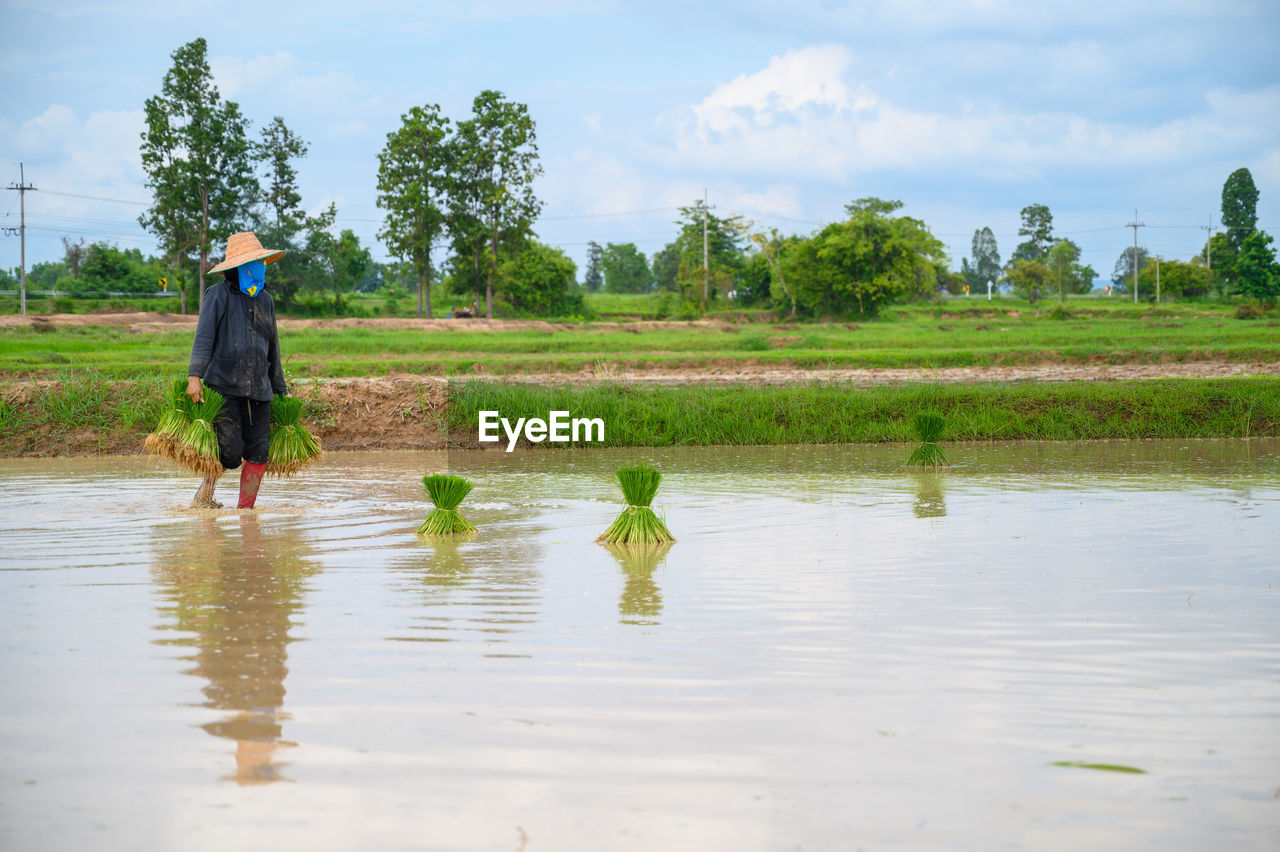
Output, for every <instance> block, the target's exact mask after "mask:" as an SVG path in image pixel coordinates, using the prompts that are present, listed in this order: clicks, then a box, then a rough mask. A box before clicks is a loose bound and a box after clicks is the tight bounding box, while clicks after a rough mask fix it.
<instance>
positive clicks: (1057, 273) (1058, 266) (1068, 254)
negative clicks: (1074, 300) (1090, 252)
mask: <svg viewBox="0 0 1280 852" xmlns="http://www.w3.org/2000/svg"><path fill="white" fill-rule="evenodd" d="M1079 261H1080V247H1079V246H1077V245H1076V244H1075V243H1073V242H1072V241H1071V240H1058V241H1057V242H1056V243H1054V244H1053V248H1051V249H1049V254H1048V256H1047V258H1046V260H1045V265H1046V266H1048V267H1049V270H1050V271H1051V272H1052V273H1053V283H1054V284H1056V285H1057V287H1058V301H1059V302H1065V301H1066V300H1067V293H1069V292H1071V289H1072V287H1071V282H1072V278H1073V276H1072V274H1071V272H1072V268H1073V267H1075V265H1076V264H1077V263H1078V262H1079ZM1064 285H1065V289H1064Z"/></svg>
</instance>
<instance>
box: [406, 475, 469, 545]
mask: <svg viewBox="0 0 1280 852" xmlns="http://www.w3.org/2000/svg"><path fill="white" fill-rule="evenodd" d="M422 484H423V486H424V487H425V488H426V489H427V496H428V497H430V498H431V502H432V503H434V504H435V508H434V509H432V510H431V514H429V515H427V517H426V520H424V521H423V522H422V525H421V526H420V527H418V535H426V536H440V535H456V534H458V533H467V532H474V531H475V529H476V528H475V525H474V524H472V523H470V522H469V521H467V519H466V518H464V517H462V515H460V514H458V506H460V505H461V504H462V501H463V500H464V499H466V496H467V495H468V494H470V493H471V489H472V488H473V487H474V486H473V485H472V484H471V481H470V480H469V479H466V478H464V477H461V476H454V475H453V474H450V473H431V474H428V475H426V476H424V477H422Z"/></svg>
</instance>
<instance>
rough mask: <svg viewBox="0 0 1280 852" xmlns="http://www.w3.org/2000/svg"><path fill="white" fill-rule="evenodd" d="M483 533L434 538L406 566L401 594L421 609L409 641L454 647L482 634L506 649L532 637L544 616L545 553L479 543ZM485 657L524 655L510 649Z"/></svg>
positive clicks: (522, 545)
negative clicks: (528, 635)
mask: <svg viewBox="0 0 1280 852" xmlns="http://www.w3.org/2000/svg"><path fill="white" fill-rule="evenodd" d="M478 535H479V534H478V533H472V534H470V535H466V536H452V537H449V538H439V539H428V540H426V541H424V543H423V545H422V546H421V548H420V549H416V551H417V552H416V553H415V554H414V555H413V557H412V558H411V559H410V560H406V561H404V562H402V563H401V565H400V566H399V570H400V571H401V572H402V582H401V583H400V584H399V586H400V588H401V589H404V590H407V591H411V592H412V593H413V596H414V599H415V609H416V610H417V611H416V613H415V614H414V616H413V618H412V619H411V622H410V624H409V625H408V628H409V630H410V631H411V632H410V633H408V634H404V633H401V634H398V635H395V636H392V637H391V638H392V639H395V640H399V641H407V642H453V641H455V640H459V639H462V638H464V637H465V636H466V635H472V636H474V635H475V634H479V638H480V639H481V640H482V641H483V642H484V643H485V645H486V646H492V645H505V644H507V643H509V642H511V641H512V640H513V639H514V638H515V637H516V636H518V635H520V634H525V633H528V632H529V631H530V630H531V629H532V626H533V625H535V624H536V623H537V622H538V618H539V616H540V614H541V592H540V591H539V586H540V583H541V573H540V572H539V571H538V570H537V569H536V568H534V567H531V566H535V565H538V564H539V563H540V561H541V559H542V549H541V548H540V547H538V546H537V545H536V544H535V543H534V542H532V541H528V540H524V539H520V540H519V541H498V542H494V541H492V540H491V539H489V538H486V539H485V540H483V541H477V540H476V539H477V536H478ZM485 656H502V657H506V656H524V654H522V653H519V652H514V651H511V650H509V649H505V648H503V649H494V648H490V650H489V651H488V652H487V653H486V654H485Z"/></svg>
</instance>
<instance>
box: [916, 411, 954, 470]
mask: <svg viewBox="0 0 1280 852" xmlns="http://www.w3.org/2000/svg"><path fill="white" fill-rule="evenodd" d="M912 426H913V427H914V429H915V433H916V437H917V438H919V439H920V446H918V447H916V449H915V451H914V452H912V453H911V457H910V458H908V459H907V464H919V465H929V466H931V467H946V466H947V464H948V462H947V454H946V453H944V452H943V451H942V447H940V446H938V439H939V438H941V437H942V433H943V431H944V430H945V429H946V427H947V418H945V417H943V416H942V415H941V414H939V413H937V412H936V411H921V412H920V413H918V414H917V415H916V416H915V419H914V420H913V421H912Z"/></svg>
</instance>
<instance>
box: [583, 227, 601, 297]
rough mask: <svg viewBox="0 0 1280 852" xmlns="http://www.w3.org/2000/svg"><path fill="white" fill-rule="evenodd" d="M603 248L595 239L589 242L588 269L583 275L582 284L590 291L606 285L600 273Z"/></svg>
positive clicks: (592, 291)
mask: <svg viewBox="0 0 1280 852" xmlns="http://www.w3.org/2000/svg"><path fill="white" fill-rule="evenodd" d="M602 251H603V250H602V249H601V248H600V244H599V243H598V242H596V241H595V240H592V241H591V242H589V243H587V271H586V272H585V273H584V274H583V276H582V286H583V287H585V288H586V289H587V292H588V293H594V292H596V291H597V290H599V289H600V288H601V287H603V286H604V278H603V276H602V275H601V274H600V254H601V252H602Z"/></svg>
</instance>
